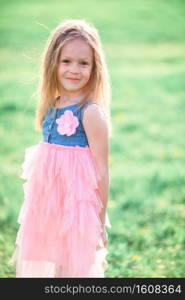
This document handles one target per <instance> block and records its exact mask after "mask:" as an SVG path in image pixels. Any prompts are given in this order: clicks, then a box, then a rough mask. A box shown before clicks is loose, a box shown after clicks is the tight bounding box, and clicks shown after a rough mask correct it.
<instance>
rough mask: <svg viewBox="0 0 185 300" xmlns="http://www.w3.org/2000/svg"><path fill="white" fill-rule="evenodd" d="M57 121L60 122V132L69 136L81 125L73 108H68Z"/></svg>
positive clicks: (58, 128) (58, 129)
mask: <svg viewBox="0 0 185 300" xmlns="http://www.w3.org/2000/svg"><path fill="white" fill-rule="evenodd" d="M56 123H57V124H58V127H57V131H58V133H60V134H62V135H64V134H66V135H67V136H70V135H72V134H74V133H75V132H76V128H77V127H78V125H79V121H78V118H77V117H75V116H74V115H73V112H72V111H71V110H66V111H65V112H64V114H63V115H61V116H60V118H58V119H56Z"/></svg>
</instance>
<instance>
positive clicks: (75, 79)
mask: <svg viewBox="0 0 185 300" xmlns="http://www.w3.org/2000/svg"><path fill="white" fill-rule="evenodd" d="M67 79H68V80H70V81H79V79H78V78H67Z"/></svg>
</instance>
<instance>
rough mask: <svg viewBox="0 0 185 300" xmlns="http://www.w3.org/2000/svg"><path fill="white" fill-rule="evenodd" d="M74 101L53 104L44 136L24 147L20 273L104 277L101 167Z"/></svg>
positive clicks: (17, 259)
mask: <svg viewBox="0 0 185 300" xmlns="http://www.w3.org/2000/svg"><path fill="white" fill-rule="evenodd" d="M89 104H90V103H89ZM76 107H77V106H76V105H70V106H66V107H64V108H55V107H51V109H50V110H49V112H48V113H47V114H46V116H45V119H44V121H43V140H42V141H40V142H39V143H38V144H36V145H33V146H31V147H28V148H26V150H25V160H24V162H23V164H22V174H21V178H23V179H25V180H26V182H25V183H24V184H23V189H24V201H23V204H22V206H21V210H20V213H19V217H18V223H19V224H20V226H19V230H18V233H17V237H16V242H15V244H16V247H15V250H14V253H13V255H12V258H11V263H13V264H14V265H15V266H16V277H74V278H76V277H105V274H104V272H105V270H106V269H107V267H108V264H107V260H106V255H107V253H108V250H107V248H105V247H104V246H103V239H102V226H101V220H100V218H99V214H100V212H101V209H102V203H101V199H100V194H99V190H98V177H99V173H98V169H97V165H96V161H95V160H94V158H93V156H92V153H91V151H90V148H89V146H88V141H87V137H86V135H85V131H84V129H83V123H82V120H83V119H82V118H83V110H84V109H85V107H84V108H83V110H82V109H80V110H78V111H77V112H76V111H75V108H76ZM106 226H107V227H111V224H110V221H109V218H108V215H107V213H106Z"/></svg>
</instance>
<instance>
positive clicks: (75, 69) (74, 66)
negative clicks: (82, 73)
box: [70, 63, 79, 74]
mask: <svg viewBox="0 0 185 300" xmlns="http://www.w3.org/2000/svg"><path fill="white" fill-rule="evenodd" d="M70 72H71V73H75V74H76V73H79V66H78V64H76V63H73V64H71V66H70Z"/></svg>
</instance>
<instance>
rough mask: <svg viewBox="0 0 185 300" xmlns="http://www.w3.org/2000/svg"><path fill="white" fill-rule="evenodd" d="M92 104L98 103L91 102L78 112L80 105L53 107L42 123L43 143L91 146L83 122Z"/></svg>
mask: <svg viewBox="0 0 185 300" xmlns="http://www.w3.org/2000/svg"><path fill="white" fill-rule="evenodd" d="M92 103H96V102H94V101H89V102H88V103H87V104H85V105H84V106H83V107H81V108H80V109H78V110H77V111H75V110H76V108H77V107H78V105H79V103H76V104H72V105H68V106H65V107H60V108H56V107H54V106H51V107H50V108H49V109H48V111H47V113H46V115H45V116H44V119H43V122H42V135H43V141H44V142H47V143H51V144H59V145H66V146H81V147H87V146H89V144H88V140H87V136H86V134H85V130H84V127H83V123H82V120H83V114H84V110H85V108H86V107H87V106H88V105H90V104H92Z"/></svg>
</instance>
